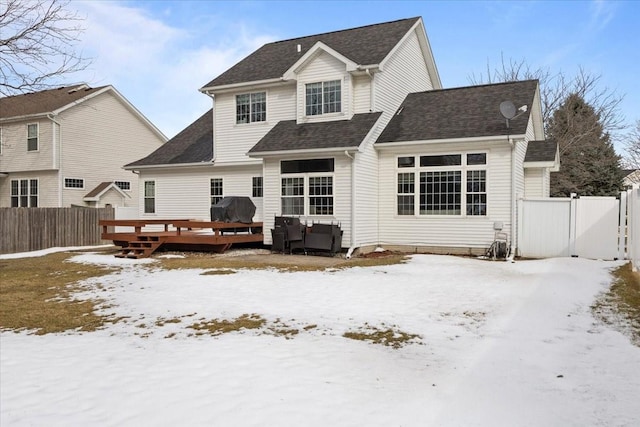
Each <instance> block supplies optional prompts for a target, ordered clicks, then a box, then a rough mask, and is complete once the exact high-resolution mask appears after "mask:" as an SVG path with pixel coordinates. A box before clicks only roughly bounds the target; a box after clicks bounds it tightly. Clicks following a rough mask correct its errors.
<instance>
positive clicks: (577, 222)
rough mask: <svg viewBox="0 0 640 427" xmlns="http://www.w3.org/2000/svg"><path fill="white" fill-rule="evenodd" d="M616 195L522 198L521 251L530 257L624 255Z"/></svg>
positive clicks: (519, 250)
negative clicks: (620, 237)
mask: <svg viewBox="0 0 640 427" xmlns="http://www.w3.org/2000/svg"><path fill="white" fill-rule="evenodd" d="M620 206H621V203H620V200H618V199H616V198H615V197H579V198H544V199H521V200H519V201H518V252H519V255H520V256H523V257H529V258H548V257H567V256H578V257H584V258H592V259H607V260H612V259H619V258H624V242H623V240H620V239H619V234H620V233H619V229H620V227H619V221H620V218H621V215H620Z"/></svg>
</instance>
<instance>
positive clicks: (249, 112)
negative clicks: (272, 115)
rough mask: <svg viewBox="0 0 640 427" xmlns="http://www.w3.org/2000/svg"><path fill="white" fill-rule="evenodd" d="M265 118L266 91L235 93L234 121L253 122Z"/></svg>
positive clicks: (261, 120)
mask: <svg viewBox="0 0 640 427" xmlns="http://www.w3.org/2000/svg"><path fill="white" fill-rule="evenodd" d="M266 120H267V93H266V92H257V93H245V94H242V95H236V123H238V124H240V123H254V122H264V121H266Z"/></svg>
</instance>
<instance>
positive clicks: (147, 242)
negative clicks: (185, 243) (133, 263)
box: [116, 235, 165, 259]
mask: <svg viewBox="0 0 640 427" xmlns="http://www.w3.org/2000/svg"><path fill="white" fill-rule="evenodd" d="M164 241H165V239H164V238H163V237H162V236H154V235H138V240H133V241H130V242H129V245H128V246H125V247H123V248H122V250H121V251H120V253H118V254H116V257H118V258H134V259H139V258H147V257H150V256H151V254H152V253H154V252H155V251H156V250H157V249H158V248H159V247H160V246H162V244H163V243H164Z"/></svg>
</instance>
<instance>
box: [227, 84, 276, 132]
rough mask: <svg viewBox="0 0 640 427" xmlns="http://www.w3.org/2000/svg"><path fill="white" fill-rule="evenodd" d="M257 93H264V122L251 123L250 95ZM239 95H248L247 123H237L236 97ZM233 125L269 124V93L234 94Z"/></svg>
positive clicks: (263, 91) (261, 91)
mask: <svg viewBox="0 0 640 427" xmlns="http://www.w3.org/2000/svg"><path fill="white" fill-rule="evenodd" d="M257 93H264V120H262V121H255V122H252V121H251V95H252V94H257ZM241 95H249V121H248V122H247V123H238V96H241ZM233 106H234V109H233V114H234V119H233V124H234V126H258V125H261V124H266V123H269V91H268V90H259V91H253V92H242V93H236V94H235V95H233Z"/></svg>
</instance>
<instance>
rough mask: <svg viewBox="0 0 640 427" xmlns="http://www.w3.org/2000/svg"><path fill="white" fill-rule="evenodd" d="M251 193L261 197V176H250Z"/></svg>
mask: <svg viewBox="0 0 640 427" xmlns="http://www.w3.org/2000/svg"><path fill="white" fill-rule="evenodd" d="M251 187H252V191H251V195H252V196H253V197H262V177H261V176H254V177H253V178H251Z"/></svg>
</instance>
